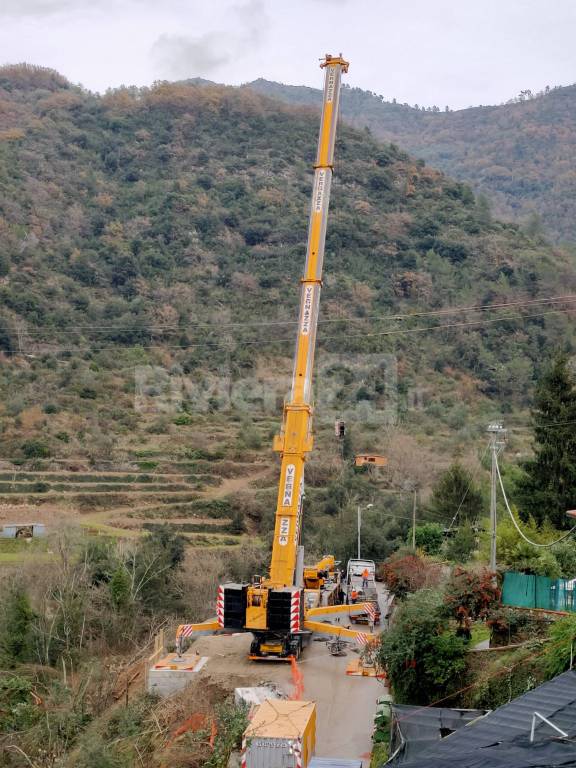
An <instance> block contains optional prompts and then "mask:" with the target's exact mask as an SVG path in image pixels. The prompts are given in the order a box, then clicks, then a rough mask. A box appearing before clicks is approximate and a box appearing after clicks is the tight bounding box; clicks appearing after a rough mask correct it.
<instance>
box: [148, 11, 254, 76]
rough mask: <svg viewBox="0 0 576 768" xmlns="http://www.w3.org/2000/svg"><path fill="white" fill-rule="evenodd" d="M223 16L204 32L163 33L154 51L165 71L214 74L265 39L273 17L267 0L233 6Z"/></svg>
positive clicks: (155, 59)
mask: <svg viewBox="0 0 576 768" xmlns="http://www.w3.org/2000/svg"><path fill="white" fill-rule="evenodd" d="M222 20H223V21H224V25H222V26H221V27H220V28H219V29H215V30H213V31H210V32H206V33H204V34H202V35H197V36H187V35H182V34H170V33H164V34H162V35H160V36H159V37H158V38H157V40H156V41H155V42H154V44H153V46H152V48H151V55H152V59H153V62H154V64H155V66H156V67H157V68H158V70H159V71H160V72H161V74H162V75H163V76H164V77H168V78H177V79H182V78H187V77H198V76H206V75H213V74H215V73H217V72H218V71H219V70H220V69H221V68H222V67H223V66H225V65H227V64H232V63H233V62H234V61H237V60H239V59H241V58H243V57H245V56H247V55H248V54H253V53H254V50H255V49H256V48H258V47H260V46H261V45H262V44H263V43H264V37H265V32H266V29H267V28H268V25H269V20H268V16H267V14H266V11H265V7H264V2H263V0H249V2H246V3H237V4H234V5H232V6H229V7H228V8H227V9H226V12H225V13H224V14H222Z"/></svg>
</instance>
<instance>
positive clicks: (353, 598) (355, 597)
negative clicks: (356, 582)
mask: <svg viewBox="0 0 576 768" xmlns="http://www.w3.org/2000/svg"><path fill="white" fill-rule="evenodd" d="M350 600H351V602H353V603H355V602H356V601H357V600H358V592H357V591H356V590H355V589H353V590H352V591H351V592H350Z"/></svg>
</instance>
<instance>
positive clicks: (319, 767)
mask: <svg viewBox="0 0 576 768" xmlns="http://www.w3.org/2000/svg"><path fill="white" fill-rule="evenodd" d="M308 768H362V760H345V759H344V758H343V757H313V758H312V760H310V762H309V763H308Z"/></svg>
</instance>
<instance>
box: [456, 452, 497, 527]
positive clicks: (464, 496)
mask: <svg viewBox="0 0 576 768" xmlns="http://www.w3.org/2000/svg"><path fill="white" fill-rule="evenodd" d="M487 452H488V446H486V448H485V449H484V453H483V454H482V456H481V457H480V466H482V462H483V461H484V459H485V458H486V453H487ZM477 476H478V467H476V469H475V470H474V473H473V474H472V475H471V477H470V482H469V483H468V487H467V488H466V490H465V491H464V495H463V496H462V501H461V502H460V504H459V505H458V509H457V510H456V512H455V513H454V517H453V518H452V520H451V521H450V525H449V526H448V532H450V531H451V530H452V526H453V525H454V523H455V522H456V518H457V517H458V515H459V514H460V510H461V509H462V505H463V504H464V502H465V501H466V498H467V497H468V494H469V493H470V488H472V483H474V482H475V481H476V478H477Z"/></svg>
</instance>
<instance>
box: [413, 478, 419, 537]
mask: <svg viewBox="0 0 576 768" xmlns="http://www.w3.org/2000/svg"><path fill="white" fill-rule="evenodd" d="M413 490H414V496H413V498H412V549H416V508H417V506H418V486H417V485H416V483H414V489H413Z"/></svg>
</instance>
